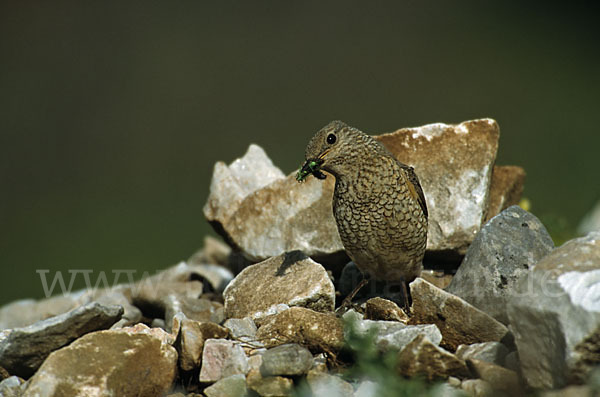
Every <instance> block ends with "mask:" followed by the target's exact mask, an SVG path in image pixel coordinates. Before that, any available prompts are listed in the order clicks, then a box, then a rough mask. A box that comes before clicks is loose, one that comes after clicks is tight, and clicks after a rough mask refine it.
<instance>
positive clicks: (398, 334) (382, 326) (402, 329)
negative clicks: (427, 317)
mask: <svg viewBox="0 0 600 397" xmlns="http://www.w3.org/2000/svg"><path fill="white" fill-rule="evenodd" d="M343 319H344V321H346V322H348V323H350V324H351V325H350V327H353V328H352V331H353V332H355V333H356V334H358V335H359V336H365V335H367V334H369V333H370V332H374V340H373V342H374V344H375V346H376V347H377V349H379V350H380V351H382V352H386V351H390V350H398V351H400V350H402V349H403V348H404V347H405V346H407V345H408V344H409V343H410V342H412V341H413V340H414V339H415V338H416V337H418V336H420V335H425V336H426V337H427V338H428V340H429V342H431V343H434V344H436V345H439V343H440V341H441V340H442V334H441V333H440V331H439V329H438V328H437V327H436V326H435V325H433V324H423V325H405V324H403V323H400V322H397V321H372V320H361V319H360V317H359V315H358V313H356V312H355V311H353V310H351V311H348V312H346V313H345V314H344V316H343ZM350 327H347V328H346V329H344V336H345V339H346V340H349V338H350V332H351V328H350Z"/></svg>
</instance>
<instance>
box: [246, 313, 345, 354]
mask: <svg viewBox="0 0 600 397" xmlns="http://www.w3.org/2000/svg"><path fill="white" fill-rule="evenodd" d="M256 339H258V340H259V341H261V342H263V343H264V344H265V347H267V348H271V347H274V346H279V345H282V344H284V343H298V344H300V345H302V346H305V347H308V348H309V349H310V350H311V351H312V352H335V351H339V350H340V349H341V348H342V347H343V346H344V332H343V326H342V322H341V320H340V319H338V318H337V317H336V316H335V315H334V314H326V313H318V312H315V311H313V310H310V309H306V308H302V307H292V308H290V309H289V310H286V311H284V312H282V313H279V314H275V315H273V316H269V317H267V318H265V320H264V322H263V324H262V325H261V326H260V328H259V329H258V332H257V333H256Z"/></svg>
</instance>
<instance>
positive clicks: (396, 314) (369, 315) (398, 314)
mask: <svg viewBox="0 0 600 397" xmlns="http://www.w3.org/2000/svg"><path fill="white" fill-rule="evenodd" d="M365 320H384V321H400V322H401V323H405V324H406V323H408V316H407V315H406V313H404V310H402V309H401V308H400V307H399V306H398V305H397V304H395V303H394V302H392V301H390V300H387V299H383V298H379V297H376V298H371V299H369V300H368V301H367V306H366V309H365Z"/></svg>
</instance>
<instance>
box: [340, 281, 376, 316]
mask: <svg viewBox="0 0 600 397" xmlns="http://www.w3.org/2000/svg"><path fill="white" fill-rule="evenodd" d="M368 283H369V276H366V275H364V274H363V278H362V280H361V281H360V283H358V284H357V285H356V287H354V289H353V290H352V292H350V293H349V294H348V295H347V296H346V297H345V298H344V300H343V301H342V304H341V305H340V307H338V308H337V310H336V313H345V312H346V311H347V310H348V309H349V308H350V307H351V306H352V299H353V298H354V296H355V295H356V294H357V293H358V291H360V290H361V289H362V287H364V286H365V285H367V284H368Z"/></svg>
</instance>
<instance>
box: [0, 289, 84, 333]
mask: <svg viewBox="0 0 600 397" xmlns="http://www.w3.org/2000/svg"><path fill="white" fill-rule="evenodd" d="M78 298H79V297H78V296H76V295H66V296H62V295H58V296H54V297H52V298H48V299H42V300H34V299H24V300H18V301H15V302H12V303H9V304H7V305H5V306H2V308H0V329H7V328H19V327H26V326H28V325H31V324H33V323H37V322H38V321H41V320H45V319H47V318H50V317H54V316H58V315H59V314H63V313H66V312H68V311H69V310H73V309H75V308H77V307H79V306H80V302H79V301H78Z"/></svg>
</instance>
